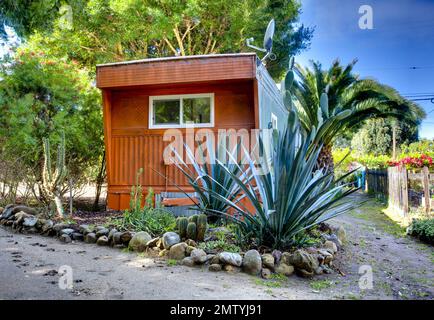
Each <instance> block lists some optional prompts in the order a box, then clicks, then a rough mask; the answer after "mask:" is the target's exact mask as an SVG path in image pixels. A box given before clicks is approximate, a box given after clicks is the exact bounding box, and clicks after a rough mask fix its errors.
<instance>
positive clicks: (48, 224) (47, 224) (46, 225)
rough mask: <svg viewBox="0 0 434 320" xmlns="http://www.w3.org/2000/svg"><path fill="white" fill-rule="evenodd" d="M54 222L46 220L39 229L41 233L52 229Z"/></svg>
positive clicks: (47, 232)
mask: <svg viewBox="0 0 434 320" xmlns="http://www.w3.org/2000/svg"><path fill="white" fill-rule="evenodd" d="M53 226H54V222H53V221H51V220H46V221H45V223H44V224H43V225H42V228H41V231H42V233H43V234H49V233H50V232H51V231H52V230H53Z"/></svg>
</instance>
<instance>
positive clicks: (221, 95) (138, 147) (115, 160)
mask: <svg viewBox="0 0 434 320" xmlns="http://www.w3.org/2000/svg"><path fill="white" fill-rule="evenodd" d="M254 87H255V86H254V85H253V81H252V80H242V81H234V80H232V81H225V82H212V83H210V82H208V83H199V84H186V85H173V84H171V85H166V86H161V85H157V86H156V85H153V86H143V87H141V88H135V89H128V90H127V89H122V90H110V91H108V90H106V89H105V90H104V95H103V101H104V124H105V139H106V148H107V150H108V154H107V160H108V165H107V173H108V184H109V186H108V206H109V208H112V209H125V208H127V207H128V205H129V192H130V190H131V185H133V184H134V181H135V175H136V172H137V170H138V169H139V168H143V169H144V174H143V176H142V180H141V183H142V186H143V188H144V190H146V188H148V187H152V188H153V189H154V190H155V192H157V193H158V192H161V191H169V192H171V191H172V192H173V191H179V190H178V189H177V187H176V186H175V185H174V183H176V184H178V185H181V186H183V188H185V187H188V184H187V182H186V180H185V178H184V176H183V174H182V173H181V172H180V171H179V170H178V169H177V168H176V167H175V166H173V165H170V166H166V165H164V163H163V150H164V148H165V146H166V145H167V144H168V143H169V142H165V141H163V134H164V131H165V130H164V129H148V118H149V115H148V110H149V105H148V104H149V96H154V95H171V94H193V93H214V95H215V100H214V103H215V127H214V128H211V129H213V130H215V131H216V130H218V129H222V128H226V129H230V128H234V129H242V128H243V129H247V130H250V129H253V128H255V122H256V121H255V120H256V119H255V112H254V109H255V108H254V107H255V99H254V96H253V92H254ZM155 171H158V172H160V173H161V174H163V175H167V176H168V177H169V179H170V180H173V181H174V183H171V182H168V183H167V185H166V180H165V179H164V178H163V177H162V176H160V175H159V174H158V173H156V172H155Z"/></svg>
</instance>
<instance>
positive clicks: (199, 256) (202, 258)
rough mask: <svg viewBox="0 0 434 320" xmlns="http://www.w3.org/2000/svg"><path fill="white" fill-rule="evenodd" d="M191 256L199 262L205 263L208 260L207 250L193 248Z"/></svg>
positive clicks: (195, 261)
mask: <svg viewBox="0 0 434 320" xmlns="http://www.w3.org/2000/svg"><path fill="white" fill-rule="evenodd" d="M190 257H191V259H192V260H193V261H194V263H197V264H203V263H205V262H206V261H207V255H206V252H205V251H204V250H202V249H193V251H191V253H190Z"/></svg>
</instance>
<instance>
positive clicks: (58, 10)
mask: <svg viewBox="0 0 434 320" xmlns="http://www.w3.org/2000/svg"><path fill="white" fill-rule="evenodd" d="M68 5H69V7H65V2H64V1H61V0H50V1H38V2H34V1H19V2H17V1H13V0H5V1H2V3H1V4H0V35H3V37H5V35H6V33H5V31H4V29H2V28H4V27H2V26H3V24H6V25H9V26H11V27H13V28H14V29H15V30H16V32H17V33H18V35H19V36H21V37H24V38H27V39H28V40H29V41H36V42H39V43H41V44H42V43H43V45H44V46H45V47H49V48H50V50H52V53H53V54H56V55H57V56H63V55H64V54H67V55H68V56H69V57H70V58H73V59H76V60H78V61H79V62H80V63H82V64H84V65H86V66H88V67H93V66H94V65H95V64H97V63H103V62H109V61H121V60H130V59H140V58H152V57H164V56H173V55H193V54H212V53H233V52H240V51H251V49H250V48H247V47H246V45H245V40H246V39H247V38H250V37H254V38H255V44H257V45H260V46H262V39H263V36H264V32H265V28H266V26H267V23H268V21H269V20H270V19H271V18H274V19H275V20H276V33H275V37H274V48H273V51H274V53H275V54H276V56H277V59H276V60H275V61H271V62H270V63H269V64H268V68H269V70H270V73H271V74H272V75H273V76H274V77H275V78H276V79H277V78H280V77H281V76H282V74H283V72H284V70H285V67H286V66H287V64H288V57H289V56H290V55H294V54H296V53H298V52H299V51H300V50H304V49H306V48H307V47H308V45H309V42H310V39H311V37H312V32H313V30H312V29H309V28H305V27H304V26H300V27H295V25H294V24H295V23H296V22H297V21H298V16H299V14H300V8H301V4H300V3H299V2H298V1H295V0H267V1H262V0H232V1H227V0H185V1H179V0H128V1H125V0H109V1H107V0H88V1H85V0H78V1H71V2H69V3H68ZM65 8H70V9H65ZM34 37H35V38H34Z"/></svg>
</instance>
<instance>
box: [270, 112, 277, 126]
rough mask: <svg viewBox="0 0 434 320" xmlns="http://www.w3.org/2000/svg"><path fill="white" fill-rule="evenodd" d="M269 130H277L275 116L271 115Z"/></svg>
mask: <svg viewBox="0 0 434 320" xmlns="http://www.w3.org/2000/svg"><path fill="white" fill-rule="evenodd" d="M271 128H273V129H277V116H276V115H275V114H274V113H271Z"/></svg>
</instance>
